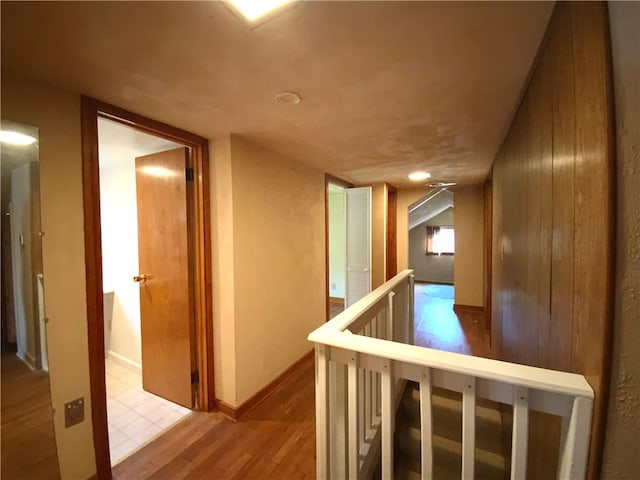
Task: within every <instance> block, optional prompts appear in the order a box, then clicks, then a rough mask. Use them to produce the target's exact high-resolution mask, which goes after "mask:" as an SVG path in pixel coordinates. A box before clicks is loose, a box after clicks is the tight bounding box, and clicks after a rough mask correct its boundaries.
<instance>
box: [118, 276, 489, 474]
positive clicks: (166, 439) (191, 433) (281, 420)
mask: <svg viewBox="0 0 640 480" xmlns="http://www.w3.org/2000/svg"><path fill="white" fill-rule="evenodd" d="M420 287H421V286H420V285H417V286H416V310H415V311H416V344H418V345H423V346H428V347H431V348H440V349H443V350H448V351H456V352H459V353H467V354H472V353H473V354H475V355H482V356H487V355H488V342H487V339H486V335H485V334H484V333H483V329H482V319H481V318H474V314H470V315H461V318H458V317H457V316H456V315H455V313H454V312H453V310H452V307H453V298H451V299H439V298H438V297H434V296H429V295H423V293H424V292H423V291H421V290H420ZM427 297H430V298H427ZM434 299H435V300H434ZM332 306H333V305H332ZM337 307H338V305H336V309H335V310H334V312H335V311H336V310H338V308H337ZM340 307H342V306H340ZM476 322H477V323H476ZM313 362H314V359H313V358H310V359H309V360H307V361H305V362H304V363H303V364H302V366H301V367H300V368H299V369H298V370H297V371H296V372H294V374H293V375H292V376H291V377H290V378H289V379H287V380H286V381H285V382H284V383H283V384H282V385H280V386H279V387H278V388H277V389H276V390H275V391H274V392H273V393H272V394H271V395H270V396H269V397H267V398H266V399H265V400H264V401H263V402H262V403H260V404H259V405H257V406H256V407H255V408H254V409H253V410H251V411H250V412H249V413H248V414H247V415H246V416H245V417H244V418H243V419H242V420H240V421H238V422H234V421H232V420H230V419H229V418H227V417H225V416H224V415H222V414H220V413H217V412H216V413H208V414H207V413H199V412H194V413H191V414H189V415H188V416H187V417H186V418H185V419H184V420H183V421H182V422H180V423H179V424H178V425H176V426H175V427H173V428H172V429H170V430H168V431H166V432H165V433H164V434H162V435H161V436H160V437H158V438H157V439H156V440H155V441H153V442H152V443H150V444H148V445H146V446H145V447H143V448H142V449H141V450H139V451H138V452H136V453H134V454H133V455H131V456H130V457H128V458H126V459H125V460H123V461H122V462H121V463H119V464H118V465H116V466H115V467H114V468H113V478H114V479H115V480H130V479H136V480H144V479H151V478H153V479H171V480H173V479H269V478H271V479H287V480H290V479H311V478H315V474H316V471H315V399H314V363H313Z"/></svg>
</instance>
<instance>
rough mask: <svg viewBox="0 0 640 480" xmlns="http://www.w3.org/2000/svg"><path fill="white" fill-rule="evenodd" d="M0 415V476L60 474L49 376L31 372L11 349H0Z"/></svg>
mask: <svg viewBox="0 0 640 480" xmlns="http://www.w3.org/2000/svg"><path fill="white" fill-rule="evenodd" d="M0 362H1V364H2V367H1V373H2V397H1V404H2V406H1V408H0V415H1V416H2V421H1V426H0V439H1V444H2V447H1V450H0V456H1V462H0V463H1V467H0V477H2V478H3V479H12V480H18V479H25V480H27V479H28V480H36V479H37V480H48V479H57V478H60V473H59V469H58V456H57V450H56V442H55V434H54V430H53V415H52V412H51V393H50V389H49V376H48V375H47V373H46V372H44V371H42V370H41V371H38V372H33V371H31V370H30V369H29V367H27V366H26V365H25V364H24V363H22V361H21V360H20V359H19V358H18V357H17V356H16V355H15V353H13V352H5V351H4V350H3V353H2V358H1V360H0Z"/></svg>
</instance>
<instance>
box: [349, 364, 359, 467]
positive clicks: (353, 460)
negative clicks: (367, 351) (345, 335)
mask: <svg viewBox="0 0 640 480" xmlns="http://www.w3.org/2000/svg"><path fill="white" fill-rule="evenodd" d="M359 377H360V375H359V372H358V354H357V353H356V352H351V357H350V359H349V365H348V374H347V385H348V387H347V392H348V394H347V397H348V400H347V402H348V404H349V410H348V418H349V433H348V435H347V438H348V442H349V446H348V448H347V450H348V452H349V461H348V465H349V466H348V472H349V476H348V478H350V479H353V480H357V478H358V473H359V470H360V455H359V453H360V435H359V433H360V399H361V396H360V393H361V392H360V388H359V385H358V384H359V382H358V380H359Z"/></svg>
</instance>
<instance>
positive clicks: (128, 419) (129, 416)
mask: <svg viewBox="0 0 640 480" xmlns="http://www.w3.org/2000/svg"><path fill="white" fill-rule="evenodd" d="M140 418H142V417H141V416H140V415H138V414H137V413H136V412H134V411H133V410H130V409H127V411H126V412H124V413H122V414H120V415H118V416H113V417H109V423H111V424H112V425H114V426H115V427H117V428H119V429H120V430H122V429H123V428H125V427H126V426H127V425H129V424H131V423H132V422H135V421H136V420H138V419H140Z"/></svg>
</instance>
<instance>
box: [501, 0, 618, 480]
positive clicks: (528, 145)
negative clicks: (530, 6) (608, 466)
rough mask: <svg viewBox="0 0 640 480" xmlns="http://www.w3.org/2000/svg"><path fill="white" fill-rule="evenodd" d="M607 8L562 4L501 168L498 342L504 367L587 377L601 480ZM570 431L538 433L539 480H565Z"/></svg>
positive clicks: (545, 428)
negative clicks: (561, 446) (563, 454)
mask: <svg viewBox="0 0 640 480" xmlns="http://www.w3.org/2000/svg"><path fill="white" fill-rule="evenodd" d="M610 67H611V65H610V58H609V38H608V25H607V12H606V4H604V3H595V2H594V3H591V2H575V3H574V2H567V3H558V4H556V7H555V10H554V14H553V16H552V18H551V21H550V25H549V29H548V32H547V39H546V43H543V46H542V47H541V53H540V57H539V63H538V64H537V66H536V67H535V69H534V71H533V74H532V78H531V81H530V84H529V85H528V87H527V89H526V91H525V94H524V98H523V101H522V104H521V105H520V107H519V110H518V112H517V114H516V117H515V119H514V121H513V124H512V125H511V129H510V131H509V133H508V135H507V137H506V139H505V141H504V144H503V146H502V148H501V150H500V152H499V153H498V156H497V158H496V160H495V163H494V167H493V186H494V198H493V212H494V222H493V299H494V303H493V312H492V313H493V315H492V326H493V329H492V331H493V339H494V341H493V343H494V344H495V345H496V346H497V349H498V350H499V352H498V353H499V354H500V356H501V358H502V359H505V360H508V361H513V362H517V363H523V364H528V365H535V366H540V367H545V368H551V369H556V370H563V371H570V372H575V373H580V374H583V375H584V376H585V377H586V378H587V380H588V381H589V383H590V384H591V386H592V388H593V389H594V391H595V404H594V416H593V421H594V423H593V430H592V438H591V447H590V459H589V467H588V476H589V478H592V479H595V478H599V471H600V461H601V458H602V447H603V435H604V426H605V415H606V401H607V389H608V376H609V353H610V351H609V339H610V338H611V331H612V323H611V322H612V318H611V304H612V296H611V285H612V283H611V282H612V280H613V277H612V269H613V261H612V256H611V252H612V242H611V239H612V233H613V231H612V229H613V215H612V213H613V201H612V200H613V196H612V192H613V188H612V184H613V180H614V178H613V160H614V159H613V155H612V151H613V150H612V149H613V138H614V137H613V128H612V119H613V117H612V109H611V101H612V90H611V84H610V76H609V74H610ZM557 428H558V426H557V425H554V424H552V423H550V422H543V423H542V428H533V429H532V430H531V432H530V433H531V436H532V437H531V438H532V440H531V444H532V446H533V449H532V452H533V455H532V456H530V458H531V459H534V458H535V459H536V461H535V462H533V461H531V462H529V467H530V468H529V470H530V471H529V474H530V476H531V478H550V476H551V475H555V471H552V470H554V457H555V456H557V448H556V445H557V444H556V445H554V440H557V438H558V437H557V435H558V434H559V431H558V430H557Z"/></svg>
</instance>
